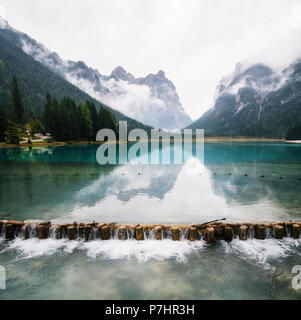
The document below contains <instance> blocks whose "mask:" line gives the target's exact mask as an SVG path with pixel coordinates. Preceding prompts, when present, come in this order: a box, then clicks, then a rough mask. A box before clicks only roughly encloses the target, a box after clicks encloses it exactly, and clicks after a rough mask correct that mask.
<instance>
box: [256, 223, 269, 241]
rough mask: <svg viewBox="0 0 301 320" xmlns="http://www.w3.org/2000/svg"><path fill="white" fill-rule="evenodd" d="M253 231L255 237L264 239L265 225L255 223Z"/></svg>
mask: <svg viewBox="0 0 301 320" xmlns="http://www.w3.org/2000/svg"><path fill="white" fill-rule="evenodd" d="M254 231H255V239H259V240H264V239H265V236H266V228H265V225H259V224H257V225H255V226H254Z"/></svg>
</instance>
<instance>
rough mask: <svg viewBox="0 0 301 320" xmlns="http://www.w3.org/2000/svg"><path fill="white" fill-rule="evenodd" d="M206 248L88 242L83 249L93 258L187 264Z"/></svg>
mask: <svg viewBox="0 0 301 320" xmlns="http://www.w3.org/2000/svg"><path fill="white" fill-rule="evenodd" d="M205 246H206V245H205V243H204V242H203V241H196V242H190V241H187V240H183V241H172V240H162V241H157V240H145V241H136V240H126V241H122V240H109V241H91V242H86V243H84V244H83V245H82V246H81V249H83V250H86V252H87V255H88V256H89V257H93V258H97V257H103V258H104V259H110V260H115V259H128V258H131V257H135V258H136V259H137V260H138V261H139V262H146V261H148V260H150V259H155V260H160V261H162V260H165V259H170V258H174V259H176V260H177V261H179V262H186V261H187V257H188V256H189V255H190V254H193V253H198V252H199V251H200V250H201V249H203V248H204V247H205Z"/></svg>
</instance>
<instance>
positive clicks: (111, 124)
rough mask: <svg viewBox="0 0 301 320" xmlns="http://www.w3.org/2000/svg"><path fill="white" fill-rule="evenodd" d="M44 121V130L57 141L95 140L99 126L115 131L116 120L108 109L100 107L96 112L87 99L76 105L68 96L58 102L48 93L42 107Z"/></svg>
mask: <svg viewBox="0 0 301 320" xmlns="http://www.w3.org/2000/svg"><path fill="white" fill-rule="evenodd" d="M44 121H45V126H46V130H47V131H48V132H49V133H50V134H51V135H52V137H53V138H54V139H55V140H59V141H68V140H76V141H79V140H88V141H95V139H96V134H97V131H98V130H99V129H101V128H110V129H113V130H114V131H116V120H115V117H114V116H113V114H112V113H111V112H110V111H109V110H106V109H104V108H102V109H101V111H100V112H99V114H97V111H96V108H95V105H94V104H93V103H91V102H89V101H87V102H86V103H85V104H83V103H79V104H78V105H77V104H76V102H75V101H74V100H73V99H71V98H68V97H65V98H63V99H62V100H61V101H60V102H59V103H58V102H57V101H56V100H55V99H52V98H51V97H50V95H48V96H47V98H46V104H45V108H44Z"/></svg>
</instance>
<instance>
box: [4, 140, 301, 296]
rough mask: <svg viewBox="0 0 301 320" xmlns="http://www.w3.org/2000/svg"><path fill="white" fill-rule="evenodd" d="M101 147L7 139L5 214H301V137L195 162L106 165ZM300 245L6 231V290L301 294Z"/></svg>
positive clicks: (181, 219) (135, 219) (141, 218)
mask: <svg viewBox="0 0 301 320" xmlns="http://www.w3.org/2000/svg"><path fill="white" fill-rule="evenodd" d="M97 147H98V146H95V145H88V146H66V147H51V148H50V147H49V148H40V147H33V148H15V149H0V217H2V218H5V219H18V220H36V219H38V220H52V221H54V222H62V221H64V222H65V221H68V222H73V221H77V222H80V221H85V222H89V221H93V220H96V221H99V222H119V223H199V222H206V221H209V220H213V219H215V218H223V217H226V218H227V221H275V220H287V219H292V220H299V221H300V219H301V209H300V208H301V199H300V198H301V197H300V194H301V181H298V178H301V146H299V145H293V144H284V143H276V144H275V143H208V144H206V145H205V159H204V163H202V162H201V161H199V160H198V159H194V158H192V159H190V160H189V161H187V163H186V164H185V165H183V166H182V165H171V166H167V165H154V166H151V165H148V166H130V165H122V166H106V167H101V166H99V165H98V164H97V163H96V160H95V154H96V149H97ZM139 173H140V175H139ZM229 173H231V175H229ZM245 174H247V176H245ZM261 175H264V178H261V177H260V176H261ZM280 177H283V179H280ZM300 253H301V251H300V242H299V241H294V240H291V239H286V240H285V241H283V242H277V241H276V240H271V239H270V240H265V241H259V240H249V241H247V242H240V241H234V242H233V243H231V244H230V245H229V244H226V243H224V242H221V243H218V244H216V245H215V246H212V247H207V246H206V245H205V244H204V243H203V242H198V243H189V242H186V241H181V242H172V241H169V240H164V241H162V242H156V241H152V240H149V241H145V242H143V243H142V242H136V241H134V240H128V241H124V242H122V241H118V240H112V241H93V242H89V243H80V242H71V243H70V242H65V241H64V240H59V241H56V240H51V239H48V240H37V239H29V240H26V241H24V240H19V239H17V240H15V241H13V242H11V243H6V242H4V241H1V242H0V265H4V266H6V270H7V276H8V281H7V290H2V291H0V299H8V298H10V299H14V298H15V299H21V298H28V299H31V298H42V299H47V298H58V299H61V298H74V299H77V298H89V299H110V298H115V299H126V298H128V299H137V298H138V299H141V298H142V299H144V298H145V299H147V298H149V299H151V298H166V299H203V298H209V299H225V298H229V299H238V298H251V299H265V298H275V299H281V298H295V299H299V298H300V297H301V295H300V292H298V291H295V290H294V289H292V287H291V280H292V277H293V274H292V273H291V269H292V267H293V265H295V264H301V263H300V262H301V257H300ZM217 262H218V263H217Z"/></svg>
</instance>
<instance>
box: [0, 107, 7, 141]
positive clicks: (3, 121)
mask: <svg viewBox="0 0 301 320" xmlns="http://www.w3.org/2000/svg"><path fill="white" fill-rule="evenodd" d="M7 125H8V122H7V117H6V114H5V112H4V110H2V108H1V107H0V142H3V141H5V131H6V130H7Z"/></svg>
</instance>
